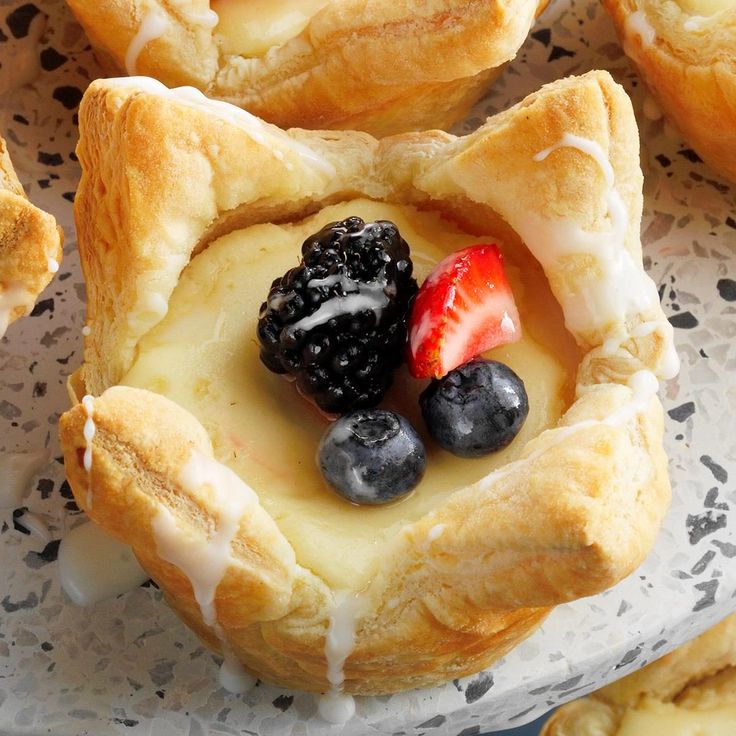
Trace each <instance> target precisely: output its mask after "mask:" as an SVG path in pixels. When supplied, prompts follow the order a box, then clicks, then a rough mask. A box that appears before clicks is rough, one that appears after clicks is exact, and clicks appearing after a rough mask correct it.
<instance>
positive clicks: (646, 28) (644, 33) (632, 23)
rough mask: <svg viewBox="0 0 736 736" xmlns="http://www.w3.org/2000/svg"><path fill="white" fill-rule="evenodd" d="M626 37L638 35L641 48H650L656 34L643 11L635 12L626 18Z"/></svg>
mask: <svg viewBox="0 0 736 736" xmlns="http://www.w3.org/2000/svg"><path fill="white" fill-rule="evenodd" d="M626 31H627V34H628V35H638V36H639V38H640V39H641V45H642V46H645V47H646V46H650V45H651V44H653V43H654V41H655V40H656V39H657V33H656V31H655V30H654V28H653V27H652V24H651V23H650V22H649V20H648V19H647V16H646V15H645V13H644V11H643V10H637V11H635V12H634V13H631V14H630V15H629V16H628V17H627V18H626Z"/></svg>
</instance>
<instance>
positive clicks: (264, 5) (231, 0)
mask: <svg viewBox="0 0 736 736" xmlns="http://www.w3.org/2000/svg"><path fill="white" fill-rule="evenodd" d="M328 1H329V0H212V2H211V4H210V6H211V8H212V10H214V11H215V12H216V13H217V15H218V16H219V18H220V21H219V23H218V25H217V27H216V28H215V37H216V39H217V41H218V43H219V45H220V49H221V51H222V52H223V53H224V54H228V55H235V56H262V55H263V54H265V53H266V52H267V51H268V50H269V49H270V48H272V47H273V46H280V45H281V44H283V43H286V41H288V40H289V39H291V38H294V37H295V36H298V35H299V34H300V33H301V32H302V31H303V30H304V28H306V26H307V23H309V21H310V20H311V18H312V16H314V15H315V13H317V12H318V11H319V10H320V9H321V8H323V7H324V6H325V5H327V2H328Z"/></svg>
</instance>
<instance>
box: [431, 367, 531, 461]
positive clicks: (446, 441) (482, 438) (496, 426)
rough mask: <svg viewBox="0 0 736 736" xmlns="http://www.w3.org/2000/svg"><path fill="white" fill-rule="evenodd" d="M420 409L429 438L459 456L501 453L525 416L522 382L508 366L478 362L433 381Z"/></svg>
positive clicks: (527, 401)
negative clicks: (499, 451) (498, 451)
mask: <svg viewBox="0 0 736 736" xmlns="http://www.w3.org/2000/svg"><path fill="white" fill-rule="evenodd" d="M419 405H420V407H421V409H422V416H423V417H424V421H425V423H426V425H427V429H428V430H429V433H430V435H432V438H433V439H434V440H435V441H436V442H437V444H438V445H440V446H441V447H443V448H444V449H445V450H447V451H448V452H451V453H453V455H459V456H460V457H482V456H483V455H488V454H489V453H491V452H496V451H497V450H501V449H503V448H504V447H506V445H508V444H509V443H510V442H511V440H513V439H514V437H516V435H517V434H518V433H519V430H520V429H521V426H522V425H523V424H524V421H525V419H526V417H527V414H529V399H528V398H527V395H526V389H525V388H524V382H523V381H522V380H521V378H519V376H517V375H516V373H514V371H512V370H511V368H509V367H508V366H507V365H504V364H503V363H499V362H497V361H495V360H484V359H482V358H477V359H475V360H471V361H470V362H468V363H465V364H464V365H461V366H460V367H459V368H456V369H455V370H453V371H450V372H449V373H448V374H447V375H446V376H445V377H444V378H441V379H439V380H434V381H432V383H430V384H429V386H427V388H426V389H425V390H424V391H423V392H422V394H421V396H420V397H419Z"/></svg>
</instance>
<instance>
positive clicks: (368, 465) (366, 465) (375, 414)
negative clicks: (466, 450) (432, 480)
mask: <svg viewBox="0 0 736 736" xmlns="http://www.w3.org/2000/svg"><path fill="white" fill-rule="evenodd" d="M317 462H318V464H319V467H320V470H321V471H322V475H323V476H324V478H325V480H326V481H327V482H328V483H329V484H330V485H331V486H332V487H333V488H334V489H335V490H336V491H337V493H339V494H340V495H341V496H342V497H343V498H346V499H347V500H348V501H352V502H353V503H357V504H368V505H377V504H383V503H389V502H390V501H395V500H396V499H397V498H400V497H401V496H404V495H406V494H407V493H409V491H411V490H412V489H413V488H414V487H415V486H416V485H417V484H418V483H419V481H420V480H421V479H422V476H423V475H424V470H425V468H426V466H427V455H426V452H425V450H424V445H423V444H422V440H421V438H420V437H419V435H418V434H417V432H416V430H415V429H414V427H412V426H411V424H409V422H408V421H407V420H406V419H404V417H402V416H400V415H399V414H395V413H394V412H392V411H385V410H383V409H359V410H358V411H354V412H351V413H350V414H345V415H344V416H342V417H340V419H338V420H337V421H336V422H334V423H333V424H332V425H331V426H330V428H329V429H328V430H327V432H325V434H324V436H323V437H322V440H321V442H320V444H319V450H318V452H317Z"/></svg>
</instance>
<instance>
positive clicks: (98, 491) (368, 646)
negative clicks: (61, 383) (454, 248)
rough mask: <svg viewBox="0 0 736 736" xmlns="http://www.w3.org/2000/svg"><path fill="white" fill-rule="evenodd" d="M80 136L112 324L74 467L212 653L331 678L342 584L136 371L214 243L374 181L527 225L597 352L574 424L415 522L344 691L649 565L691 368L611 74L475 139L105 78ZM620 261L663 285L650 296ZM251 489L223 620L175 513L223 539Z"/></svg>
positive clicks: (510, 232) (481, 224)
mask: <svg viewBox="0 0 736 736" xmlns="http://www.w3.org/2000/svg"><path fill="white" fill-rule="evenodd" d="M80 126H81V137H80V144H79V148H78V154H79V158H80V162H81V164H82V168H83V176H82V180H81V182H80V187H79V190H78V193H77V198H76V203H75V208H76V217H77V228H78V233H79V246H80V253H81V258H82V264H83V268H84V272H85V277H86V280H87V285H88V310H89V319H90V322H91V325H92V334H91V335H90V336H89V337H88V339H87V344H86V350H85V364H84V366H83V367H82V369H81V372H80V373H79V374H77V375H76V376H75V378H74V380H73V381H72V383H71V385H72V393H73V395H74V396H75V397H76V398H77V400H78V399H79V397H80V395H81V393H82V392H87V393H90V394H93V395H95V396H97V397H98V398H95V399H91V398H90V399H87V400H86V402H85V404H84V405H82V404H77V405H76V406H75V407H74V408H72V409H71V410H70V411H69V412H67V413H66V414H65V415H64V416H63V417H62V420H61V423H60V430H61V440H62V447H63V449H64V457H65V464H66V468H67V474H68V477H69V480H70V483H71V485H72V488H73V489H74V493H75V497H76V498H77V500H78V502H79V504H80V505H81V507H82V508H84V509H85V510H86V511H87V513H88V514H89V515H90V516H91V517H92V519H94V520H95V521H96V522H98V523H100V524H102V525H103V526H104V527H105V528H106V529H107V530H108V531H110V532H111V533H113V534H114V535H116V536H117V537H119V538H120V539H122V540H124V541H126V542H127V543H129V544H131V545H132V546H133V549H134V550H135V552H136V554H137V555H138V557H139V559H140V560H141V563H142V564H143V566H144V567H145V568H146V570H148V572H149V573H150V574H151V575H152V577H153V578H154V579H155V580H156V581H157V582H158V583H159V585H160V586H161V588H162V590H164V592H165V594H166V597H167V599H168V600H169V602H170V603H171V605H172V606H173V607H174V608H175V609H176V610H177V611H178V612H179V614H180V615H181V616H182V618H183V619H184V621H185V622H186V623H187V624H188V625H189V626H190V627H191V628H193V629H194V630H195V631H196V632H197V634H198V635H199V636H200V637H201V638H202V639H203V641H205V642H206V643H207V644H208V645H209V646H211V647H212V648H214V649H216V650H222V648H223V642H224V643H225V645H226V646H227V648H228V649H229V650H230V651H232V652H234V653H235V654H236V655H237V656H238V657H239V658H240V660H241V661H242V662H243V663H244V664H245V666H246V667H247V668H248V669H249V670H250V671H251V672H253V673H254V674H257V675H258V676H260V677H263V678H265V679H267V680H270V681H272V682H276V683H279V684H281V685H285V686H287V687H294V688H299V689H303V690H312V691H324V690H326V689H327V686H328V683H327V680H326V660H325V654H324V645H325V634H326V631H327V626H328V622H329V620H330V617H331V616H332V615H333V614H334V612H335V610H336V596H335V594H336V591H332V590H330V588H329V587H328V586H327V585H326V584H325V583H324V581H323V580H321V579H320V578H319V577H317V576H316V575H315V574H314V573H313V572H311V571H309V570H307V569H305V568H303V567H301V566H300V565H299V563H298V560H296V559H295V558H294V553H293V550H292V549H291V547H290V545H289V544H288V542H287V541H286V539H285V538H284V537H283V535H282V534H281V533H280V531H279V530H278V527H277V525H276V524H274V522H273V521H272V520H271V519H270V517H268V515H267V514H266V512H265V511H264V510H263V508H262V507H261V506H260V504H259V503H258V500H257V497H256V496H255V494H253V492H252V491H251V490H250V489H249V488H248V487H247V486H246V485H245V483H243V482H242V481H228V482H227V483H225V484H223V485H222V487H220V488H219V490H218V491H217V492H216V493H215V492H214V490H213V488H214V486H216V485H217V484H218V482H217V480H216V478H220V477H224V476H223V475H222V474H223V473H224V472H225V470H224V466H222V465H220V463H218V462H217V461H215V460H214V459H213V458H212V447H211V442H210V440H209V438H208V437H207V436H206V433H205V432H204V429H203V428H202V426H201V425H200V424H199V422H198V421H197V420H196V419H195V418H194V417H192V416H191V415H190V414H188V413H187V412H186V411H185V410H184V409H182V408H181V407H179V406H177V405H176V404H174V403H173V402H171V401H169V400H168V399H165V398H163V397H161V396H157V395H156V394H153V393H151V392H148V391H142V390H140V389H133V388H125V387H119V386H116V385H115V384H117V383H118V382H119V381H120V380H121V378H122V376H123V375H124V374H125V372H126V371H127V369H128V368H129V367H130V365H131V363H132V361H133V359H134V357H135V352H136V346H137V344H138V343H139V341H140V340H141V338H142V337H143V336H144V335H145V334H146V333H147V332H148V331H149V330H150V329H151V328H152V327H153V326H154V325H155V324H157V322H159V321H160V320H161V319H162V318H163V316H164V314H165V313H166V308H167V303H168V300H169V298H170V297H171V294H172V292H173V290H174V288H175V286H176V283H177V280H178V278H179V275H180V274H181V272H182V270H183V269H184V268H185V267H186V265H187V263H188V261H189V259H190V258H191V257H192V255H193V254H195V253H197V252H200V251H201V250H202V249H204V248H206V247H207V245H208V243H210V242H212V240H213V239H214V238H216V237H218V236H219V235H222V234H223V233H225V232H228V231H231V230H233V229H235V228H240V227H243V226H246V225H250V224H254V223H260V222H285V221H290V220H296V219H300V218H302V217H304V216H305V215H306V214H309V213H312V212H315V211H317V210H318V209H320V208H321V207H323V206H325V205H326V204H329V203H332V202H336V201H342V200H344V199H346V198H348V197H351V196H355V195H356V194H357V195H358V196H364V197H369V198H373V199H378V200H384V201H387V202H392V203H397V204H411V205H414V206H417V207H419V208H426V209H431V210H435V211H440V212H441V213H443V214H444V215H445V216H447V217H449V218H451V219H454V220H455V221H457V222H458V223H460V224H461V225H462V226H463V228H465V229H467V230H468V231H469V232H479V233H480V232H497V233H499V234H502V235H503V237H504V239H505V240H506V239H508V240H510V241H512V242H516V244H517V247H524V245H523V244H522V242H521V240H520V239H519V235H521V234H524V236H525V241H526V244H527V246H528V247H529V248H530V250H531V251H532V253H533V254H534V255H535V257H537V259H538V260H540V262H541V263H542V265H543V267H544V269H545V272H546V274H547V277H548V279H549V281H550V284H551V287H552V290H553V293H554V294H555V296H556V297H557V299H558V300H559V302H560V304H561V305H562V308H563V312H564V314H565V319H566V322H567V325H568V329H569V330H570V332H571V333H572V334H573V335H574V337H575V338H576V340H577V341H578V343H579V345H580V346H581V348H582V349H583V351H584V352H585V358H584V359H583V361H582V363H581V365H580V368H579V372H578V379H577V393H576V400H575V401H574V403H573V404H572V406H570V407H569V409H568V411H567V412H566V413H565V415H564V416H563V417H562V419H561V420H560V422H559V425H558V426H557V427H555V428H553V429H550V430H548V431H545V432H543V433H541V434H540V435H539V436H538V437H536V438H535V439H533V440H532V441H531V442H529V443H528V444H527V445H526V446H525V448H524V450H523V452H522V457H521V459H520V460H519V461H517V462H514V463H512V464H509V465H507V466H505V467H503V468H501V469H500V470H499V471H496V472H495V473H493V474H491V475H490V476H487V477H486V478H483V479H482V480H480V481H479V482H478V483H475V484H473V485H472V486H469V487H467V488H458V489H456V490H455V491H454V492H451V493H449V494H448V496H447V497H446V499H445V500H444V501H442V502H440V504H439V505H438V506H437V508H435V509H434V510H433V511H432V512H431V513H429V514H427V515H426V516H424V517H422V518H421V519H419V520H418V521H416V522H414V523H411V524H408V525H406V526H405V527H404V528H403V529H402V530H401V531H400V532H399V533H398V534H397V536H396V537H395V539H394V540H393V542H392V543H391V545H390V548H389V549H387V550H386V553H385V560H386V562H385V563H384V564H383V566H382V568H381V570H380V572H379V573H378V575H377V576H376V577H375V578H374V579H373V581H372V582H371V584H370V585H369V587H368V588H367V589H366V590H365V591H363V592H362V594H361V606H360V613H359V615H357V616H356V632H357V636H356V642H355V647H354V649H353V650H352V652H351V653H350V654H349V656H348V658H347V661H346V663H345V677H346V680H345V688H346V690H347V691H348V692H352V693H360V694H374V693H386V692H393V691H396V690H401V689H406V688H409V687H418V686H428V685H433V684H437V683H440V682H443V681H446V680H448V679H452V678H455V677H460V676H463V675H466V674H470V673H472V672H476V671H478V670H480V669H482V668H483V667H485V666H486V665H488V664H489V663H491V662H492V661H494V660H495V659H497V658H498V657H499V656H502V655H503V654H504V653H505V652H507V651H508V650H509V649H511V648H512V647H513V646H514V645H515V644H517V643H518V642H519V641H521V640H522V639H523V638H525V637H526V636H528V635H529V634H530V633H531V632H532V631H533V630H534V629H535V628H536V627H537V626H538V625H539V623H540V622H541V621H542V619H543V618H544V616H545V615H546V614H547V613H548V611H549V609H550V607H551V606H554V605H556V604H558V603H561V602H564V601H570V600H574V599H576V598H579V597H581V596H587V595H592V594H595V593H597V592H599V591H601V590H604V589H605V588H607V587H609V586H611V585H613V584H614V583H616V582H617V581H618V580H620V579H621V578H622V577H624V576H625V575H627V574H629V573H630V572H631V571H632V570H633V569H634V568H635V567H636V566H637V565H638V564H639V563H640V562H641V561H642V560H643V558H644V557H645V555H646V554H647V552H648V550H649V549H650V547H651V545H652V543H653V541H654V537H655V535H656V533H657V529H658V527H659V524H660V521H661V519H662V516H663V514H664V512H665V510H666V508H667V505H668V500H669V493H670V489H669V482H668V478H667V469H666V458H665V455H664V452H663V449H662V431H663V428H662V410H661V405H660V404H659V401H658V399H657V397H656V387H657V382H656V379H655V377H654V373H658V374H662V375H664V374H668V373H669V372H670V368H671V365H670V364H671V357H672V356H671V349H672V345H671V339H672V331H671V327H670V325H669V323H668V322H667V320H666V319H665V317H664V315H663V314H662V311H661V308H660V306H659V301H658V299H657V298H656V291H654V289H653V286H652V285H651V282H649V281H648V280H646V279H645V277H644V272H643V269H642V266H641V244H640V241H639V222H640V217H641V206H642V201H641V183H642V182H641V172H640V170H639V166H638V147H637V132H636V126H635V122H634V119H633V113H632V110H631V105H630V102H629V100H628V98H627V97H626V95H625V93H624V92H623V90H622V89H621V88H620V87H619V86H618V85H616V84H615V83H614V82H613V81H612V79H611V78H610V76H609V75H608V74H606V73H604V72H593V73H590V74H587V75H585V76H583V77H579V78H570V79H567V80H562V81H559V82H555V83H553V84H551V85H548V86H547V87H545V88H543V89H542V90H541V91H540V92H538V93H537V94H535V95H532V96H530V97H529V98H527V99H526V100H524V101H523V102H522V103H520V104H519V105H517V106H516V107H515V108H512V109H511V110H509V111H507V112H505V113H502V114H501V115H498V116H496V117H495V118H491V119H490V120H489V121H488V122H487V123H486V124H485V125H484V126H482V127H481V128H480V129H479V130H478V131H476V132H475V133H473V134H472V135H469V136H467V137H465V138H455V137H453V136H450V135H448V134H445V133H440V132H428V133H418V134H406V135H402V136H397V137H394V138H388V139H384V140H383V141H381V142H379V141H376V140H375V139H373V138H371V137H370V136H368V135H366V134H362V133H355V132H344V133H341V132H333V133H330V132H309V131H303V130H292V131H289V132H288V133H284V132H283V131H280V130H278V129H276V128H274V127H272V126H267V125H264V124H263V123H261V122H260V121H258V120H257V119H255V118H253V117H252V116H250V115H248V114H247V113H245V112H243V111H241V110H237V109H236V108H232V107H230V106H223V105H222V103H215V102H211V101H206V100H204V99H203V98H201V97H199V96H196V95H192V93H191V92H177V91H169V90H167V89H165V88H163V87H162V86H159V85H157V84H155V83H153V82H151V81H150V80H136V79H131V80H106V81H98V82H95V83H93V84H92V85H91V87H90V89H89V90H88V92H87V94H86V96H85V99H84V101H83V103H82V106H81V109H80ZM569 136H572V138H570V137H569ZM573 246H574V247H573ZM612 274H613V276H614V277H617V276H618V277H620V276H622V275H624V276H628V277H630V278H631V279H633V280H634V281H637V280H638V281H637V283H641V284H642V288H643V287H644V286H646V288H643V291H642V293H639V292H638V291H636V292H631V293H629V292H627V290H626V288H625V287H622V286H621V283H620V278H612ZM650 287H651V288H650ZM609 291H610V294H609ZM650 292H651V293H650ZM652 293H653V294H654V296H652ZM581 294H585V295H587V297H588V298H587V300H583V301H581V298H580V295H581ZM599 296H603V297H605V298H604V299H603V300H602V301H601V300H600V299H598V298H597V297H599ZM609 297H610V298H609ZM90 418H93V420H94V423H95V426H96V431H95V434H94V438H93V441H92V442H91V443H90V445H89V449H90V454H91V461H92V462H91V464H88V468H89V469H86V468H85V461H84V454H85V450H86V449H88V438H85V432H84V427H85V424H86V423H87V422H88V420H89V419H90ZM193 461H194V462H196V463H197V465H198V467H201V468H205V469H206V470H207V474H208V477H209V478H210V481H209V484H205V485H204V487H203V488H200V487H196V488H195V487H193V486H192V485H191V483H186V482H184V481H183V477H184V476H186V475H187V473H184V471H182V467H186V466H187V465H188V464H189V463H190V462H193ZM228 477H229V476H228ZM207 489H209V490H207ZM228 494H235V495H233V496H229V495H228ZM244 494H245V495H248V494H253V498H252V501H249V503H248V506H247V508H246V510H245V511H244V512H243V513H242V516H241V517H239V521H238V523H237V525H236V530H235V532H234V537H233V543H232V546H231V552H230V553H231V559H230V562H229V564H228V565H227V568H226V570H225V571H224V573H223V576H222V579H221V580H220V581H219V584H218V585H217V588H216V597H215V606H216V611H217V622H218V625H219V627H221V631H220V632H219V633H218V632H216V631H215V630H214V629H213V627H212V626H211V625H208V624H206V623H205V620H204V618H203V614H202V610H201V608H200V606H199V605H198V604H197V602H196V601H195V598H194V596H193V588H192V584H191V582H190V580H189V579H188V578H187V577H186V576H185V575H184V574H183V573H182V570H181V569H180V568H179V567H177V566H176V565H172V564H170V563H169V562H167V561H166V559H164V558H165V557H166V555H165V554H163V555H162V554H161V550H160V548H159V547H158V546H157V534H156V530H155V528H154V527H155V526H156V524H157V522H156V521H155V519H156V518H157V517H158V516H159V515H161V514H163V515H164V516H168V515H171V516H172V517H173V518H174V519H175V520H176V522H177V524H178V526H179V527H180V529H182V530H184V531H183V533H184V536H185V537H186V538H188V539H193V540H194V543H196V544H206V543H207V539H208V536H210V535H211V534H212V526H213V523H214V524H215V527H216V526H217V521H216V519H217V518H218V515H219V516H221V517H222V516H223V514H224V513H225V511H223V509H224V508H225V507H229V506H230V505H231V504H228V503H227V499H228V498H230V499H231V500H232V502H233V503H235V501H236V498H241V499H242V498H243V496H244ZM248 497H249V498H250V496H248ZM217 498H219V499H220V501H219V502H218V501H217ZM222 499H225V500H224V501H223V500H222ZM218 503H219V504H220V505H219V506H218ZM162 509H163V511H162ZM359 511H360V510H359V509H358V510H357V513H359ZM438 528H441V529H442V530H443V531H442V534H441V535H439V536H438V535H437V534H436V530H437V529H438Z"/></svg>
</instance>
